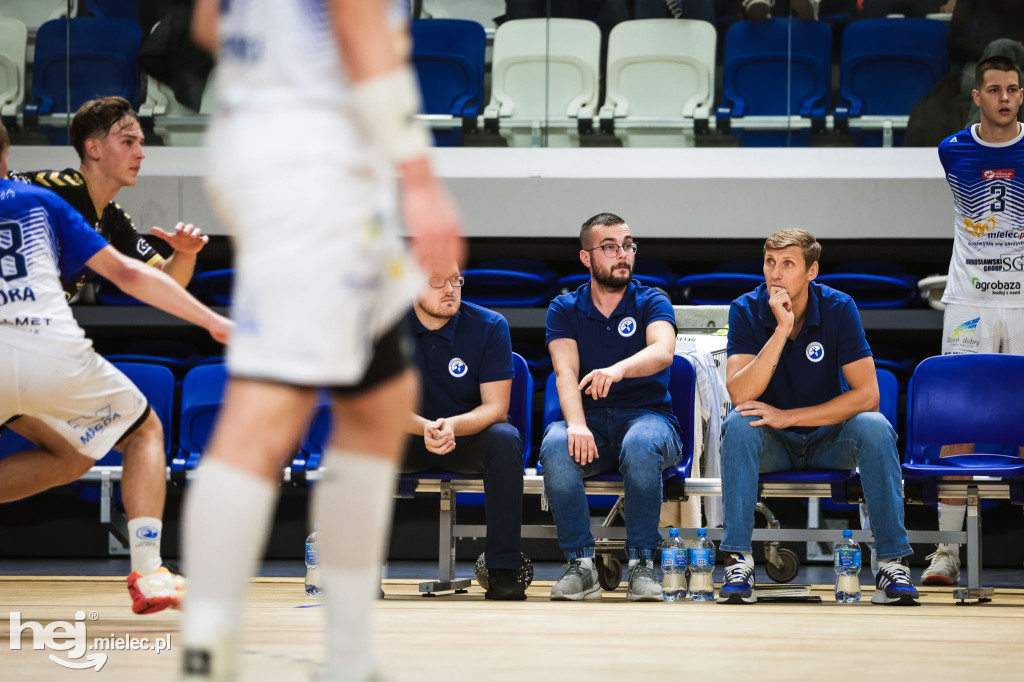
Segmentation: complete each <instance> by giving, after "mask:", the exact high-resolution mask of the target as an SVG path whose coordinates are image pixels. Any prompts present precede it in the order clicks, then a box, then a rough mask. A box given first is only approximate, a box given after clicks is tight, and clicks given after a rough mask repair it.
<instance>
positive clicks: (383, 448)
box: [312, 370, 419, 680]
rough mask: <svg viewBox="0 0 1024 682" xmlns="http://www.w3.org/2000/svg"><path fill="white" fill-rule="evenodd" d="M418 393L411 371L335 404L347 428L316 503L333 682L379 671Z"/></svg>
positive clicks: (335, 442) (338, 433)
mask: <svg viewBox="0 0 1024 682" xmlns="http://www.w3.org/2000/svg"><path fill="white" fill-rule="evenodd" d="M418 393H419V391H418V380H417V378H416V375H415V373H414V372H412V371H411V370H404V371H403V372H402V373H401V374H398V375H396V376H394V377H392V378H390V379H387V380H385V381H383V382H382V383H380V384H377V385H376V386H374V387H372V388H370V389H369V390H367V391H364V392H362V393H359V394H358V395H354V396H351V397H344V398H339V399H337V400H336V401H335V405H334V423H335V424H337V425H339V426H338V428H336V429H335V431H334V433H333V434H331V441H330V447H329V449H328V452H327V453H326V457H325V466H326V474H325V475H324V478H323V479H321V480H320V482H319V483H318V484H317V488H316V490H315V491H314V493H313V503H312V514H313V518H315V519H316V520H317V521H318V522H319V524H320V537H321V541H320V544H321V549H320V579H321V582H322V584H323V587H324V598H325V600H326V602H327V618H328V628H327V652H328V654H327V674H326V676H325V678H324V679H325V680H334V679H338V680H341V679H345V680H362V679H369V678H371V676H372V675H373V674H374V671H375V669H376V667H377V660H376V656H375V654H374V651H375V646H374V644H373V628H372V627H371V621H372V614H373V609H374V605H375V603H376V601H377V595H378V592H379V589H380V566H381V562H382V560H383V559H384V555H385V554H386V552H387V547H386V545H385V543H386V542H387V537H388V533H389V530H390V527H391V510H392V507H393V505H394V500H393V496H394V489H395V476H396V472H397V467H398V462H399V458H400V456H401V453H402V451H403V449H404V447H405V441H406V437H407V436H406V434H405V432H404V428H403V427H404V425H405V423H406V421H407V420H408V418H409V413H410V412H411V411H412V410H413V409H415V407H416V405H417V404H418ZM356 519H358V522H354V521H355V520H356ZM343 674H344V675H343Z"/></svg>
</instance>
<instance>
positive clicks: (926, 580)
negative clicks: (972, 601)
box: [921, 573, 960, 585]
mask: <svg viewBox="0 0 1024 682" xmlns="http://www.w3.org/2000/svg"><path fill="white" fill-rule="evenodd" d="M921 584H922V585H958V584H960V574H957V575H956V577H955V578H954V577H950V576H948V575H942V574H941V573H934V574H932V575H923V576H921Z"/></svg>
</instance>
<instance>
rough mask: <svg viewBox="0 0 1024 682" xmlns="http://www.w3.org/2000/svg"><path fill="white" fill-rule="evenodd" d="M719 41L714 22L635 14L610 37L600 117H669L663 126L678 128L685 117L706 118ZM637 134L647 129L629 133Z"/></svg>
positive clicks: (621, 118)
mask: <svg viewBox="0 0 1024 682" xmlns="http://www.w3.org/2000/svg"><path fill="white" fill-rule="evenodd" d="M716 41H717V36H716V33H715V27H714V26H712V25H711V24H709V23H708V22H706V21H699V20H696V19H681V20H680V19H637V20H634V21H624V22H622V23H620V24H618V25H617V26H615V28H613V29H612V32H611V35H610V36H609V38H608V61H607V64H608V67H607V70H606V78H607V94H606V96H605V103H604V106H602V107H601V112H600V116H601V118H602V119H610V118H615V119H620V120H624V121H626V122H627V123H628V122H629V121H630V120H637V119H648V122H649V123H655V122H656V121H650V119H666V120H665V128H675V129H677V130H678V129H680V128H682V127H683V125H684V119H691V120H694V119H704V120H706V119H707V118H708V116H709V114H710V111H711V103H712V100H713V99H714V96H715V44H716ZM673 119H676V121H673ZM660 130H661V131H662V132H663V131H664V128H662V129H660ZM638 134H639V135H646V134H647V131H644V132H641V131H639V130H636V131H633V132H631V133H626V135H625V136H628V137H630V138H636V137H637V136H638Z"/></svg>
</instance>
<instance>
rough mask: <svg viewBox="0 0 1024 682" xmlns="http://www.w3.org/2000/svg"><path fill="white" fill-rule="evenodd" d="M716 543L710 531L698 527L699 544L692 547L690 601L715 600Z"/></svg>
mask: <svg viewBox="0 0 1024 682" xmlns="http://www.w3.org/2000/svg"><path fill="white" fill-rule="evenodd" d="M714 570H715V543H713V542H712V541H711V540H708V531H707V530H706V529H704V528H698V529H697V545H696V546H695V547H691V548H690V601H714V599H715V579H714V577H713V576H712V573H713V572H714Z"/></svg>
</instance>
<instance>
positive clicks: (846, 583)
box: [832, 530, 861, 602]
mask: <svg viewBox="0 0 1024 682" xmlns="http://www.w3.org/2000/svg"><path fill="white" fill-rule="evenodd" d="M860 559H861V557H860V545H858V544H857V541H856V540H854V539H853V531H852V530H844V531H843V539H842V540H840V541H839V542H837V543H835V544H834V545H832V565H833V566H834V567H835V569H836V601H838V602H855V601H860V578H859V577H858V575H857V574H858V573H860Z"/></svg>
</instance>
